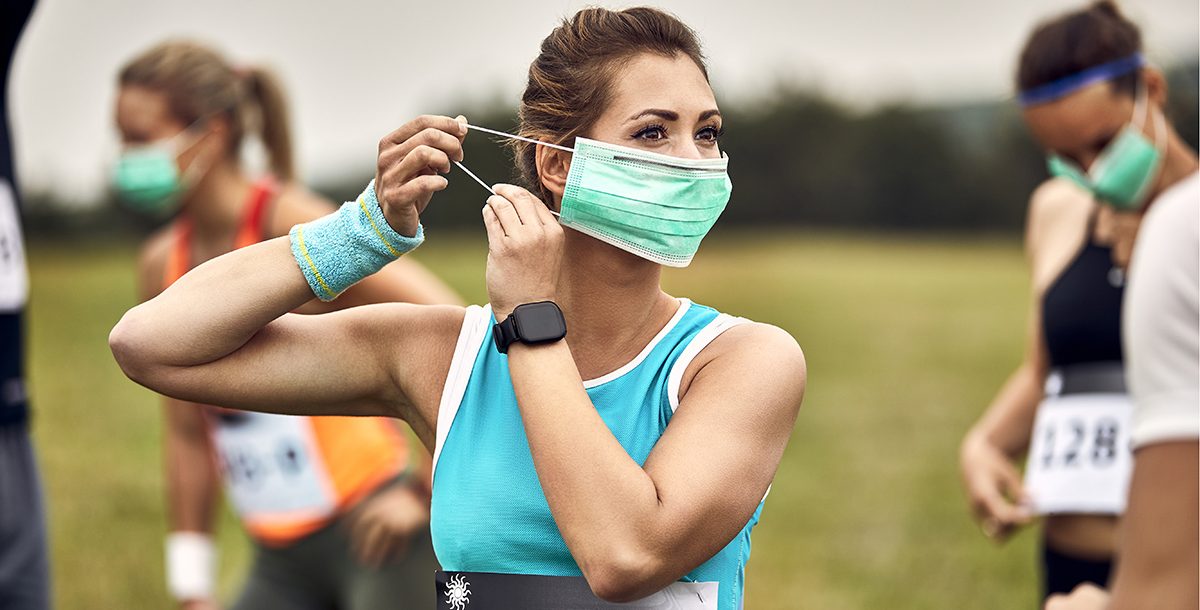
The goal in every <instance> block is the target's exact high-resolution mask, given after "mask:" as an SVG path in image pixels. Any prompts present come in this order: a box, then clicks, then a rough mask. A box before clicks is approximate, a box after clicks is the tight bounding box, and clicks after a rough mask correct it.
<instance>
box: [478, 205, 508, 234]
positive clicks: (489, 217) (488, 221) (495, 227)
mask: <svg viewBox="0 0 1200 610" xmlns="http://www.w3.org/2000/svg"><path fill="white" fill-rule="evenodd" d="M483 226H484V228H485V229H487V236H488V243H491V244H499V243H500V241H501V240H503V239H504V227H502V226H501V225H500V219H499V218H496V211H495V210H493V209H492V206H490V205H485V206H483Z"/></svg>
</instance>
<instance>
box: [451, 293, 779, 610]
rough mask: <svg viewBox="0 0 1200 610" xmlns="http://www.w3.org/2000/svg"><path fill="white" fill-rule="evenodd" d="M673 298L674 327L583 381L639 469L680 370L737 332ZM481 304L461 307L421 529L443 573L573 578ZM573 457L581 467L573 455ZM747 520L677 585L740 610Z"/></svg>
mask: <svg viewBox="0 0 1200 610" xmlns="http://www.w3.org/2000/svg"><path fill="white" fill-rule="evenodd" d="M745 321H746V320H744V319H741V318H734V317H730V316H728V315H725V314H721V313H718V312H717V311H715V310H713V309H710V308H708V307H704V306H701V305H696V304H693V303H691V302H690V301H688V300H686V299H680V304H679V310H678V311H677V312H676V313H675V316H674V317H672V318H671V321H670V322H668V323H667V325H666V326H665V327H664V328H663V329H662V330H661V331H660V332H659V333H658V335H657V336H656V337H655V338H654V339H653V340H651V341H650V343H649V344H648V345H647V346H646V347H645V348H644V349H643V350H642V352H641V353H640V354H638V355H637V357H636V358H634V359H633V360H632V361H631V362H629V363H628V364H626V365H625V366H622V367H621V368H619V369H617V370H616V371H613V372H611V373H609V374H607V375H604V376H603V377H600V378H598V379H593V380H590V381H585V382H584V384H583V385H584V388H585V389H586V390H587V393H588V397H589V398H590V399H591V401H592V404H593V405H595V407H596V411H597V412H598V413H599V415H600V417H601V419H603V420H604V423H605V425H607V426H608V429H609V431H610V432H612V434H613V436H615V437H616V439H617V441H618V442H619V443H621V446H622V447H624V448H625V451H626V452H628V453H629V456H630V457H632V458H633V459H634V461H636V462H637V463H638V464H639V465H640V464H644V463H645V461H646V458H647V457H649V455H650V450H651V449H653V448H654V445H655V443H656V442H657V441H658V439H659V437H661V436H662V434H663V432H664V431H665V430H666V429H667V424H669V423H670V421H671V417H672V415H673V414H674V413H675V409H676V408H677V407H678V406H679V385H680V382H681V380H682V378H683V373H684V370H685V369H686V368H687V366H688V364H689V363H690V362H691V361H692V360H693V359H694V358H695V357H696V355H697V354H698V353H699V352H700V351H701V350H702V349H704V347H705V346H707V345H708V344H709V342H711V341H712V340H713V339H714V338H716V337H717V336H718V335H720V334H721V333H722V332H724V331H725V330H727V329H729V328H732V327H733V326H735V325H737V324H739V323H742V322H745ZM494 323H495V318H494V316H493V315H492V312H491V308H490V306H485V307H478V306H471V307H468V308H467V314H466V317H465V319H464V320H463V325H462V330H461V332H460V333H459V338H458V345H457V346H456V348H455V350H454V356H453V359H452V361H451V364H450V372H449V375H448V376H447V378H446V386H445V389H444V391H443V393H442V399H441V404H440V407H439V411H438V420H437V446H436V449H435V452H434V457H433V460H434V476H433V503H432V512H431V518H430V529H431V531H432V534H433V545H434V549H435V550H436V551H437V556H438V561H439V562H440V563H441V565H442V568H443V569H445V570H448V571H461V572H496V573H503V574H532V575H544V576H582V572H580V570H579V566H578V565H576V563H575V560H574V559H573V558H572V557H571V553H570V551H569V550H568V548H567V544H566V542H565V541H564V540H563V537H562V534H561V533H560V532H559V530H558V527H557V526H555V523H554V517H553V515H551V513H550V506H549V504H548V503H547V501H546V496H545V494H544V493H543V492H542V487H541V484H540V483H539V482H538V476H537V472H536V471H535V469H534V466H533V457H532V455H531V454H530V450H529V442H528V440H527V439H526V436H525V428H524V426H523V425H522V422H521V413H520V410H519V409H518V406H517V399H516V396H515V395H514V392H513V387H512V380H511V378H510V377H509V373H508V356H506V355H504V354H500V353H499V352H497V351H496V346H495V341H494V340H493V338H492V332H491V328H492V325H493V324H494ZM580 459H586V457H584V456H581V457H580ZM761 512H762V503H759V506H758V508H757V509H756V510H755V512H754V515H753V516H752V517H751V518H750V520H749V521H748V522H747V523H746V526H745V527H744V528H742V530H741V531H740V532H738V533H737V535H735V536H734V537H733V540H732V541H730V542H729V544H727V545H726V546H725V548H723V549H721V550H720V551H718V552H717V554H716V555H714V556H713V557H712V558H711V559H709V560H708V561H706V562H704V563H703V564H701V565H700V566H699V567H697V568H696V569H695V570H692V571H691V572H690V573H689V574H687V576H685V578H684V579H685V580H688V581H699V582H717V583H718V598H719V603H718V607H719V608H721V610H735V609H737V608H739V607H740V606H741V603H742V592H743V586H744V570H745V565H746V561H747V560H748V559H749V557H750V530H751V529H752V528H753V527H754V524H755V523H757V522H758V518H759V515H760V514H761Z"/></svg>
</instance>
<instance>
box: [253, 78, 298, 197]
mask: <svg viewBox="0 0 1200 610" xmlns="http://www.w3.org/2000/svg"><path fill="white" fill-rule="evenodd" d="M244 78H245V80H246V92H247V94H248V97H249V99H250V101H252V102H253V103H254V105H255V109H256V110H257V113H256V114H257V119H258V121H257V122H258V125H257V127H258V133H259V135H260V136H261V137H262V141H263V146H265V147H266V149H267V155H268V157H269V158H270V165H271V171H272V172H273V173H274V174H275V177H276V178H278V179H279V180H280V181H283V182H287V181H289V180H292V179H293V178H295V177H296V171H295V161H294V159H293V157H292V131H291V125H290V117H289V112H288V106H287V97H286V94H284V92H283V86H282V85H281V84H280V82H279V79H278V78H277V77H276V76H275V74H274V73H273V72H271V71H270V70H267V69H266V68H262V67H257V66H256V67H252V68H249V69H247V70H246V72H245V76H244Z"/></svg>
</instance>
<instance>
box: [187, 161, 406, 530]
mask: <svg viewBox="0 0 1200 610" xmlns="http://www.w3.org/2000/svg"><path fill="white" fill-rule="evenodd" d="M275 193H276V186H275V183H274V181H273V180H271V179H269V178H268V179H264V180H261V181H259V182H256V183H255V184H254V185H253V187H252V188H251V192H250V198H249V200H248V201H247V203H246V207H245V211H244V213H243V218H242V222H241V225H240V227H239V229H238V232H237V238H236V241H235V244H234V247H235V248H242V247H245V246H248V245H251V244H254V243H257V242H259V241H262V239H263V236H264V233H263V219H264V217H265V216H266V212H267V208H268V207H269V205H270V203H271V202H272V201H273V200H274V198H275ZM190 248H191V222H190V221H189V220H188V219H187V218H181V219H180V220H179V221H178V222H176V225H175V241H174V243H173V244H172V248H171V250H170V253H169V254H168V257H167V264H166V267H165V270H164V271H165V277H164V287H165V286H168V285H170V284H171V283H173V282H175V280H177V279H179V278H180V277H182V276H183V274H185V273H187V272H188V270H190V269H191V268H192V267H193V266H194V265H192V263H191V249H190ZM206 421H207V422H208V424H209V432H210V435H211V437H212V440H213V447H214V448H215V450H216V453H217V455H216V456H214V457H215V458H216V459H217V460H218V463H219V464H220V470H221V475H222V479H223V481H224V483H225V490H226V494H227V495H228V496H229V498H230V500H231V501H232V502H233V505H234V507H235V509H236V510H237V512H238V516H239V517H240V518H241V520H242V523H243V525H244V526H245V528H246V530H247V531H249V532H250V534H251V535H252V536H254V537H255V538H256V539H257V540H258V541H259V542H262V543H264V544H269V545H286V544H289V543H291V542H294V541H296V540H298V539H300V538H303V537H304V536H306V535H308V534H310V533H312V532H314V531H316V530H318V529H320V528H321V527H322V526H324V525H326V524H327V523H329V522H330V521H331V520H332V519H333V518H335V517H336V516H337V515H338V514H340V513H341V512H342V511H343V510H345V509H346V508H349V507H351V506H353V505H354V504H355V503H356V502H358V501H359V500H360V499H362V498H363V497H364V496H366V495H368V494H369V493H371V492H372V491H374V490H375V489H377V488H378V487H379V486H380V485H382V484H384V483H386V482H388V481H390V480H392V479H394V478H396V477H397V476H399V475H401V474H402V473H404V472H405V471H406V469H407V468H409V466H410V464H414V463H417V461H416V460H410V459H409V446H408V440H407V439H406V438H405V436H404V435H403V434H401V433H400V431H399V430H397V429H396V427H395V425H394V423H393V422H391V421H390V420H388V419H387V418H382V417H303V416H291V415H276V414H272V413H253V412H246V411H232V410H227V409H220V408H217V407H207V408H206Z"/></svg>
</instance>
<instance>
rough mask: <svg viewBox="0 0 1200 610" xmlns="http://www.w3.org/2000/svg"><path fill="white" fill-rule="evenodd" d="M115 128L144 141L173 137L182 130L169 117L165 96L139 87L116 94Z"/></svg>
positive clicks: (172, 116) (131, 87) (180, 125)
mask: <svg viewBox="0 0 1200 610" xmlns="http://www.w3.org/2000/svg"><path fill="white" fill-rule="evenodd" d="M117 125H118V127H120V128H121V130H122V131H125V132H129V133H132V134H137V135H140V136H143V137H148V138H153V137H157V136H168V135H173V134H175V133H178V132H179V131H180V130H182V129H183V128H184V127H185V125H183V124H182V122H181V121H180V120H179V119H177V118H175V116H174V115H172V114H171V108H170V105H169V104H168V102H167V96H166V95H165V94H163V93H162V92H160V91H156V90H154V89H149V88H147V87H140V86H125V87H121V89H120V90H119V91H118V92H117Z"/></svg>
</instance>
